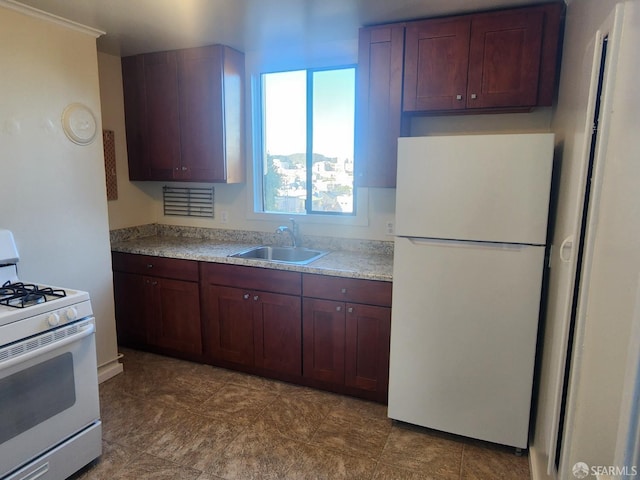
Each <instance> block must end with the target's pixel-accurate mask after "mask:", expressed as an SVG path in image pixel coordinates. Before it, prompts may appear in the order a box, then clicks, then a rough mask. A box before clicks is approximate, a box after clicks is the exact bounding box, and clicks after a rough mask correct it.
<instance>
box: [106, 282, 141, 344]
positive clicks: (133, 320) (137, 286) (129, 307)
mask: <svg viewBox="0 0 640 480" xmlns="http://www.w3.org/2000/svg"><path fill="white" fill-rule="evenodd" d="M144 286H145V282H144V276H143V275H136V274H133V273H127V272H117V271H116V272H113V293H114V298H115V310H116V329H117V332H118V343H119V344H120V345H124V346H129V347H138V348H140V347H144V346H146V345H147V343H148V339H147V334H148V332H147V330H148V328H147V315H146V313H145V304H146V302H144V301H141V299H144V298H145V288H144Z"/></svg>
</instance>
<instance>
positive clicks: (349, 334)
mask: <svg viewBox="0 0 640 480" xmlns="http://www.w3.org/2000/svg"><path fill="white" fill-rule="evenodd" d="M390 338H391V308H389V307H378V306H371V305H356V304H347V306H346V331H345V339H346V343H345V378H344V383H345V385H346V386H347V387H351V388H356V389H361V390H366V391H369V392H376V393H378V394H379V395H380V398H381V399H385V400H386V398H387V388H388V384H389V340H390Z"/></svg>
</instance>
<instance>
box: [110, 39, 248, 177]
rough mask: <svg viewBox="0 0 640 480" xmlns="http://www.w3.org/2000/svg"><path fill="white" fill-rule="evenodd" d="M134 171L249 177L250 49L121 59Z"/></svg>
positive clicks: (159, 174)
mask: <svg viewBox="0 0 640 480" xmlns="http://www.w3.org/2000/svg"><path fill="white" fill-rule="evenodd" d="M122 76H123V89H124V100H125V123H126V132H127V151H128V156H129V178H130V179H131V180H164V181H167V180H176V181H204V182H224V183H238V182H243V181H244V159H243V139H244V131H243V129H244V122H243V117H244V115H243V112H244V55H243V54H242V53H240V52H238V51H236V50H233V49H231V48H229V47H226V46H222V45H213V46H208V47H200V48H191V49H183V50H175V51H168V52H157V53H150V54H143V55H136V56H132V57H124V58H123V59H122Z"/></svg>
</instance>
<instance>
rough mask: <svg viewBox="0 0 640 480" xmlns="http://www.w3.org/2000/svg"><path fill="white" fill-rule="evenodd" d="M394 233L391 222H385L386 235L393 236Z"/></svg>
mask: <svg viewBox="0 0 640 480" xmlns="http://www.w3.org/2000/svg"><path fill="white" fill-rule="evenodd" d="M394 233H395V231H394V228H393V222H387V235H393V234H394Z"/></svg>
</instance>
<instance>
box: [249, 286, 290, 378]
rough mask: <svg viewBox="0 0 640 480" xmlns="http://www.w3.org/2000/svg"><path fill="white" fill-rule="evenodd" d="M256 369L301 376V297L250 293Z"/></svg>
mask: <svg viewBox="0 0 640 480" xmlns="http://www.w3.org/2000/svg"><path fill="white" fill-rule="evenodd" d="M252 301H253V302H254V316H253V319H254V341H253V343H254V346H255V365H256V366H257V367H261V368H265V369H268V370H272V371H274V372H279V373H287V374H292V375H302V318H301V306H300V303H301V302H300V297H294V296H291V295H279V294H274V293H267V292H253V293H252Z"/></svg>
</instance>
